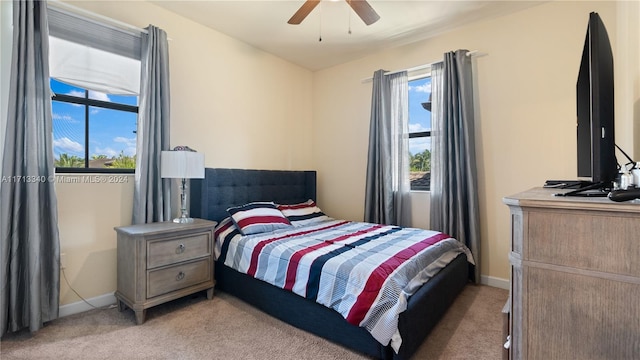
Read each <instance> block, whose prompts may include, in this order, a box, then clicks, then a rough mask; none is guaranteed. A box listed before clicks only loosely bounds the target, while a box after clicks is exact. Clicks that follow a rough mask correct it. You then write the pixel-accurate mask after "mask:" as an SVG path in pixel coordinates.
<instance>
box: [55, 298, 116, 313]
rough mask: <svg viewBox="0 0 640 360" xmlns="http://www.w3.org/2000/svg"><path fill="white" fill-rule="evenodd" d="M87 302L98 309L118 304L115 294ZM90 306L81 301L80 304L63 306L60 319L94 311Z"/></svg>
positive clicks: (60, 310) (60, 309)
mask: <svg viewBox="0 0 640 360" xmlns="http://www.w3.org/2000/svg"><path fill="white" fill-rule="evenodd" d="M86 300H87V302H88V303H89V304H91V305H93V306H95V307H97V308H100V307H105V306H109V305H114V304H116V302H117V300H116V297H115V295H113V293H110V294H104V295H100V296H96V297H93V298H91V299H86ZM89 304H87V303H86V302H84V301H82V300H80V301H78V302H74V303H71V304H66V305H62V306H60V308H59V313H58V317H64V316H69V315H73V314H78V313H81V312H85V311H89V310H91V309H93V307H91V305H89Z"/></svg>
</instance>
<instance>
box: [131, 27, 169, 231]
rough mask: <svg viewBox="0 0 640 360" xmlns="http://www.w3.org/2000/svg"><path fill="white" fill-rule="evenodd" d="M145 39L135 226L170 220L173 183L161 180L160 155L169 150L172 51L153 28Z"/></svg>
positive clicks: (135, 186) (143, 46) (134, 203)
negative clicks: (170, 52) (170, 56)
mask: <svg viewBox="0 0 640 360" xmlns="http://www.w3.org/2000/svg"><path fill="white" fill-rule="evenodd" d="M147 30H148V34H147V35H143V36H142V59H141V61H142V74H141V82H140V107H139V111H138V130H137V136H138V143H137V150H136V153H137V155H136V175H135V184H134V199H133V223H134V224H143V223H148V222H156V221H168V220H169V218H170V217H171V207H170V204H171V183H170V180H169V179H162V178H161V177H160V153H161V151H162V150H169V110H170V109H169V50H168V44H167V34H166V33H165V32H164V30H162V29H159V28H157V27H155V26H153V25H149V27H148V28H147Z"/></svg>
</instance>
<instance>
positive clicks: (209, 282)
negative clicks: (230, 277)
mask: <svg viewBox="0 0 640 360" xmlns="http://www.w3.org/2000/svg"><path fill="white" fill-rule="evenodd" d="M216 224H217V223H216V222H214V221H209V220H202V219H194V222H193V223H191V224H178V223H173V222H160V223H150V224H140V225H131V226H121V227H116V228H115V230H116V232H117V234H118V290H117V291H116V293H115V296H116V298H117V299H118V309H119V310H120V311H123V310H124V309H125V308H126V307H129V308H131V309H132V310H133V311H134V312H135V315H136V323H137V324H138V325H139V324H142V323H143V322H144V320H145V314H146V310H147V309H148V308H150V307H153V306H156V305H160V304H162V303H165V302H167V301H171V300H174V299H177V298H180V297H183V296H186V295H189V294H193V293H195V292H198V291H203V290H207V298H208V299H212V298H213V287H214V286H215V279H214V274H213V269H214V266H213V228H214V227H215V226H216ZM125 306H126V307H125Z"/></svg>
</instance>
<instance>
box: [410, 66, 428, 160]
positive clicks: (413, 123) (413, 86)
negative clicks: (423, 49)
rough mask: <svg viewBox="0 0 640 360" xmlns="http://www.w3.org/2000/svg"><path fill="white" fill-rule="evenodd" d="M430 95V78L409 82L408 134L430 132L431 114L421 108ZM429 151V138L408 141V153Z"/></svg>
mask: <svg viewBox="0 0 640 360" xmlns="http://www.w3.org/2000/svg"><path fill="white" fill-rule="evenodd" d="M430 94H431V77H426V78H422V79H416V80H412V81H409V132H410V133H413V132H420V131H431V112H430V111H427V110H425V109H424V107H422V103H423V102H427V101H428V100H429V95H430ZM426 149H431V138H429V137H423V138H413V139H409V153H411V155H416V154H419V153H421V152H423V151H424V150H426Z"/></svg>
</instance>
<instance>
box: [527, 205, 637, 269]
mask: <svg viewBox="0 0 640 360" xmlns="http://www.w3.org/2000/svg"><path fill="white" fill-rule="evenodd" d="M529 223H530V224H535V225H536V226H529V227H528V229H529V230H528V247H527V248H528V252H527V254H525V260H532V261H537V262H542V263H547V264H562V265H563V266H570V267H573V268H579V269H585V270H594V271H602V272H607V273H614V274H622V275H632V276H640V262H638V261H635V260H634V259H638V258H640V246H638V243H637V242H636V241H629V239H637V238H639V237H640V218H637V217H636V218H628V217H622V216H606V215H602V214H596V213H589V215H585V214H582V213H577V212H573V213H559V212H555V211H549V212H537V211H531V212H530V213H529Z"/></svg>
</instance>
